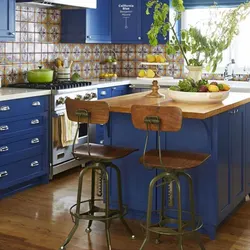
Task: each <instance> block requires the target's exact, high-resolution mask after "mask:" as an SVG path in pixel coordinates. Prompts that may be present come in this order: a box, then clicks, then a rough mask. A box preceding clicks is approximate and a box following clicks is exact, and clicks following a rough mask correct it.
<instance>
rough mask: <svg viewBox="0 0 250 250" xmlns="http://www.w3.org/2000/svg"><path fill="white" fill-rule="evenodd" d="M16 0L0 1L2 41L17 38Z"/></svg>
mask: <svg viewBox="0 0 250 250" xmlns="http://www.w3.org/2000/svg"><path fill="white" fill-rule="evenodd" d="M15 13H16V1H15V0H1V1H0V15H1V22H0V41H14V40H15Z"/></svg>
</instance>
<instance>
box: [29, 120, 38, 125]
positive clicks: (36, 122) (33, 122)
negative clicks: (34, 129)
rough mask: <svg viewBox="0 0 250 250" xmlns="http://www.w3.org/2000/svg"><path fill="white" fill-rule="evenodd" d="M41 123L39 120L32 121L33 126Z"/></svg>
mask: <svg viewBox="0 0 250 250" xmlns="http://www.w3.org/2000/svg"><path fill="white" fill-rule="evenodd" d="M39 123H40V121H39V120H38V119H34V120H31V122H30V124H31V125H35V124H39Z"/></svg>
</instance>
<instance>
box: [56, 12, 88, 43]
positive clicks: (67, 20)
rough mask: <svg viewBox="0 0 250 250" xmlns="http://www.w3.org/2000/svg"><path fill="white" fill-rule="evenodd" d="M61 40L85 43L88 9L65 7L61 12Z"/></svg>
mask: <svg viewBox="0 0 250 250" xmlns="http://www.w3.org/2000/svg"><path fill="white" fill-rule="evenodd" d="M61 13H62V14H61V16H62V21H61V33H62V34H61V42H62V43H85V39H86V10H85V9H76V10H74V9H65V10H62V12H61Z"/></svg>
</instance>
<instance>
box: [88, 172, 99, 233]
mask: <svg viewBox="0 0 250 250" xmlns="http://www.w3.org/2000/svg"><path fill="white" fill-rule="evenodd" d="M95 171H96V170H95V169H92V177H91V201H90V214H91V215H93V214H94V211H93V210H94V206H95V201H94V199H95ZM92 223H93V221H92V220H90V221H89V223H88V227H87V228H86V230H85V232H86V233H90V232H91V231H92V230H91V226H92Z"/></svg>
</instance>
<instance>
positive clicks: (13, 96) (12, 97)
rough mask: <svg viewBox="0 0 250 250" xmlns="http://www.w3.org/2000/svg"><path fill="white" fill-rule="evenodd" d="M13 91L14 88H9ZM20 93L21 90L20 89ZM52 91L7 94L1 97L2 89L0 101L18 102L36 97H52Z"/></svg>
mask: <svg viewBox="0 0 250 250" xmlns="http://www.w3.org/2000/svg"><path fill="white" fill-rule="evenodd" d="M9 89H11V90H12V91H13V90H14V88H9ZM18 90H19V91H20V89H18ZM50 94H51V91H50V90H35V89H34V91H30V92H23V93H14V91H13V93H6V94H4V95H1V89H0V101H10V100H16V99H23V98H29V97H36V96H44V95H50Z"/></svg>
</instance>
